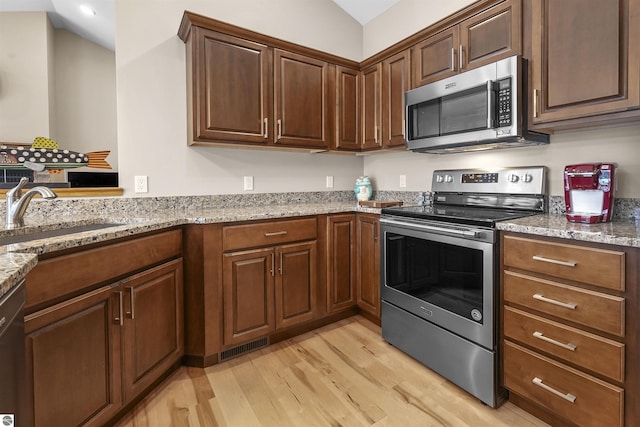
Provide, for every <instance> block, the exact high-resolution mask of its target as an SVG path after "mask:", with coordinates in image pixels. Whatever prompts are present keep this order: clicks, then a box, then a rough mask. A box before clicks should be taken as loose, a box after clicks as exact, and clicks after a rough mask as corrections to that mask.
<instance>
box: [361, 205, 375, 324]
mask: <svg viewBox="0 0 640 427" xmlns="http://www.w3.org/2000/svg"><path fill="white" fill-rule="evenodd" d="M379 236H380V221H379V216H378V215H366V214H358V255H357V259H358V287H357V295H358V307H360V309H361V310H364V311H366V312H368V313H370V314H372V315H373V316H374V317H376V318H379V317H380V240H379Z"/></svg>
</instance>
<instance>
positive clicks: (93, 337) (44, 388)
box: [25, 230, 184, 426]
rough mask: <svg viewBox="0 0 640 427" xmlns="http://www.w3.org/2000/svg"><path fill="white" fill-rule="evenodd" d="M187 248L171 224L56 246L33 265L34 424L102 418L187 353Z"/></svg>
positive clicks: (29, 329) (30, 351)
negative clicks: (88, 243)
mask: <svg viewBox="0 0 640 427" xmlns="http://www.w3.org/2000/svg"><path fill="white" fill-rule="evenodd" d="M181 251H182V238H181V231H180V230H171V231H166V232H162V233H158V234H153V235H148V236H145V237H140V238H136V239H130V240H125V241H121V242H117V243H112V244H108V245H100V246H97V247H92V248H87V249H84V250H83V249H82V248H79V249H77V250H74V251H72V252H71V253H66V252H65V253H62V254H55V253H54V254H48V258H47V257H45V258H44V259H42V260H41V261H40V262H39V263H38V265H37V266H36V267H35V269H33V270H32V271H31V272H29V273H28V274H27V283H28V285H27V286H28V287H27V303H26V306H25V311H26V313H27V316H26V317H25V331H26V335H27V337H26V354H27V356H26V365H27V373H28V389H29V401H30V403H31V404H32V408H33V412H32V413H31V414H29V418H30V419H31V420H33V423H34V425H36V426H39V425H50V424H51V420H55V419H58V420H65V423H68V424H69V425H80V424H87V425H103V424H105V423H106V422H107V421H108V420H110V419H111V418H113V417H114V416H115V415H116V414H117V413H118V411H120V410H121V409H122V408H123V407H124V406H125V405H126V404H127V403H128V402H130V401H132V400H133V399H134V398H136V397H137V396H138V395H140V393H142V392H143V391H144V390H146V389H147V388H148V387H149V386H151V385H152V384H153V383H155V382H156V381H157V380H158V379H159V378H161V377H162V376H163V375H164V374H165V373H166V372H168V371H169V370H170V369H171V367H172V366H174V365H175V364H176V363H178V362H179V361H180V359H181V357H182V353H183V342H184V341H183V340H184V337H183V328H184V322H183V307H182V258H181V257H180V255H181ZM103 266H105V267H104V268H102V267H103ZM59 283H62V284H63V285H60V286H56V285H57V284H59Z"/></svg>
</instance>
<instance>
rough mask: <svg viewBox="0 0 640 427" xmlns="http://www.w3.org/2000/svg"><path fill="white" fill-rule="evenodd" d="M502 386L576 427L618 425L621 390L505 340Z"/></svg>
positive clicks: (622, 412) (621, 419)
mask: <svg viewBox="0 0 640 427" xmlns="http://www.w3.org/2000/svg"><path fill="white" fill-rule="evenodd" d="M504 386H505V387H506V388H507V389H509V390H511V391H512V392H514V393H516V394H518V395H520V396H522V397H524V398H526V399H529V400H531V401H533V402H536V403H537V404H539V405H541V406H544V407H546V408H548V409H549V410H551V411H552V412H554V413H556V414H558V415H559V416H560V417H563V418H565V419H567V420H570V421H571V422H573V423H575V424H577V425H580V426H594V427H602V426H621V425H622V424H623V420H624V390H623V389H621V388H619V387H616V386H614V385H611V384H608V383H606V382H604V381H600V380H598V379H597V378H594V377H591V376H589V375H586V374H584V373H583V372H580V371H578V370H576V369H573V368H570V367H568V366H565V365H563V364H561V363H558V362H555V361H553V360H551V359H549V358H546V357H544V356H541V355H539V354H537V353H534V352H532V351H530V350H527V349H525V348H523V347H520V346H518V345H516V344H513V343H511V342H509V341H505V343H504Z"/></svg>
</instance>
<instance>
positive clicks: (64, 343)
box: [25, 284, 123, 426]
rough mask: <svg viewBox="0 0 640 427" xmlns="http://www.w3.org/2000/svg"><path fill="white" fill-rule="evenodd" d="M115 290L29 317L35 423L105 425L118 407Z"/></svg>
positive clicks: (118, 333) (97, 292) (98, 292)
mask: <svg viewBox="0 0 640 427" xmlns="http://www.w3.org/2000/svg"><path fill="white" fill-rule="evenodd" d="M117 288H118V285H117V284H115V285H109V286H105V287H102V288H99V289H97V290H95V291H92V292H89V293H87V294H85V295H81V296H80V297H77V298H74V299H71V300H70V301H68V302H64V303H61V304H59V305H56V306H54V307H52V308H50V309H47V310H42V311H40V312H37V313H36V314H34V315H31V316H29V318H28V320H27V321H26V323H25V332H26V334H27V339H26V354H27V359H26V364H27V367H28V371H27V372H28V382H29V384H30V385H31V387H29V388H30V393H31V396H30V400H31V401H32V402H33V412H32V413H30V414H29V415H28V416H29V418H31V419H32V420H33V425H35V426H47V425H51V420H64V422H65V424H68V425H81V424H87V425H103V424H105V423H106V421H108V420H109V419H110V418H111V417H113V416H114V415H115V414H116V413H117V412H118V410H120V409H121V407H122V402H123V397H122V388H121V381H122V362H121V354H120V347H121V342H120V339H121V338H120V337H121V333H122V332H121V328H120V326H119V325H118V323H116V322H114V321H113V317H114V315H116V316H117V315H118V314H119V313H118V299H117V296H116V289H117ZM30 424H31V423H25V425H30Z"/></svg>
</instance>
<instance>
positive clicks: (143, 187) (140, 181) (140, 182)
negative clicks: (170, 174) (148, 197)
mask: <svg viewBox="0 0 640 427" xmlns="http://www.w3.org/2000/svg"><path fill="white" fill-rule="evenodd" d="M134 191H135V192H136V193H146V192H148V191H149V177H147V176H146V175H137V176H136V177H135V187H134Z"/></svg>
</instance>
